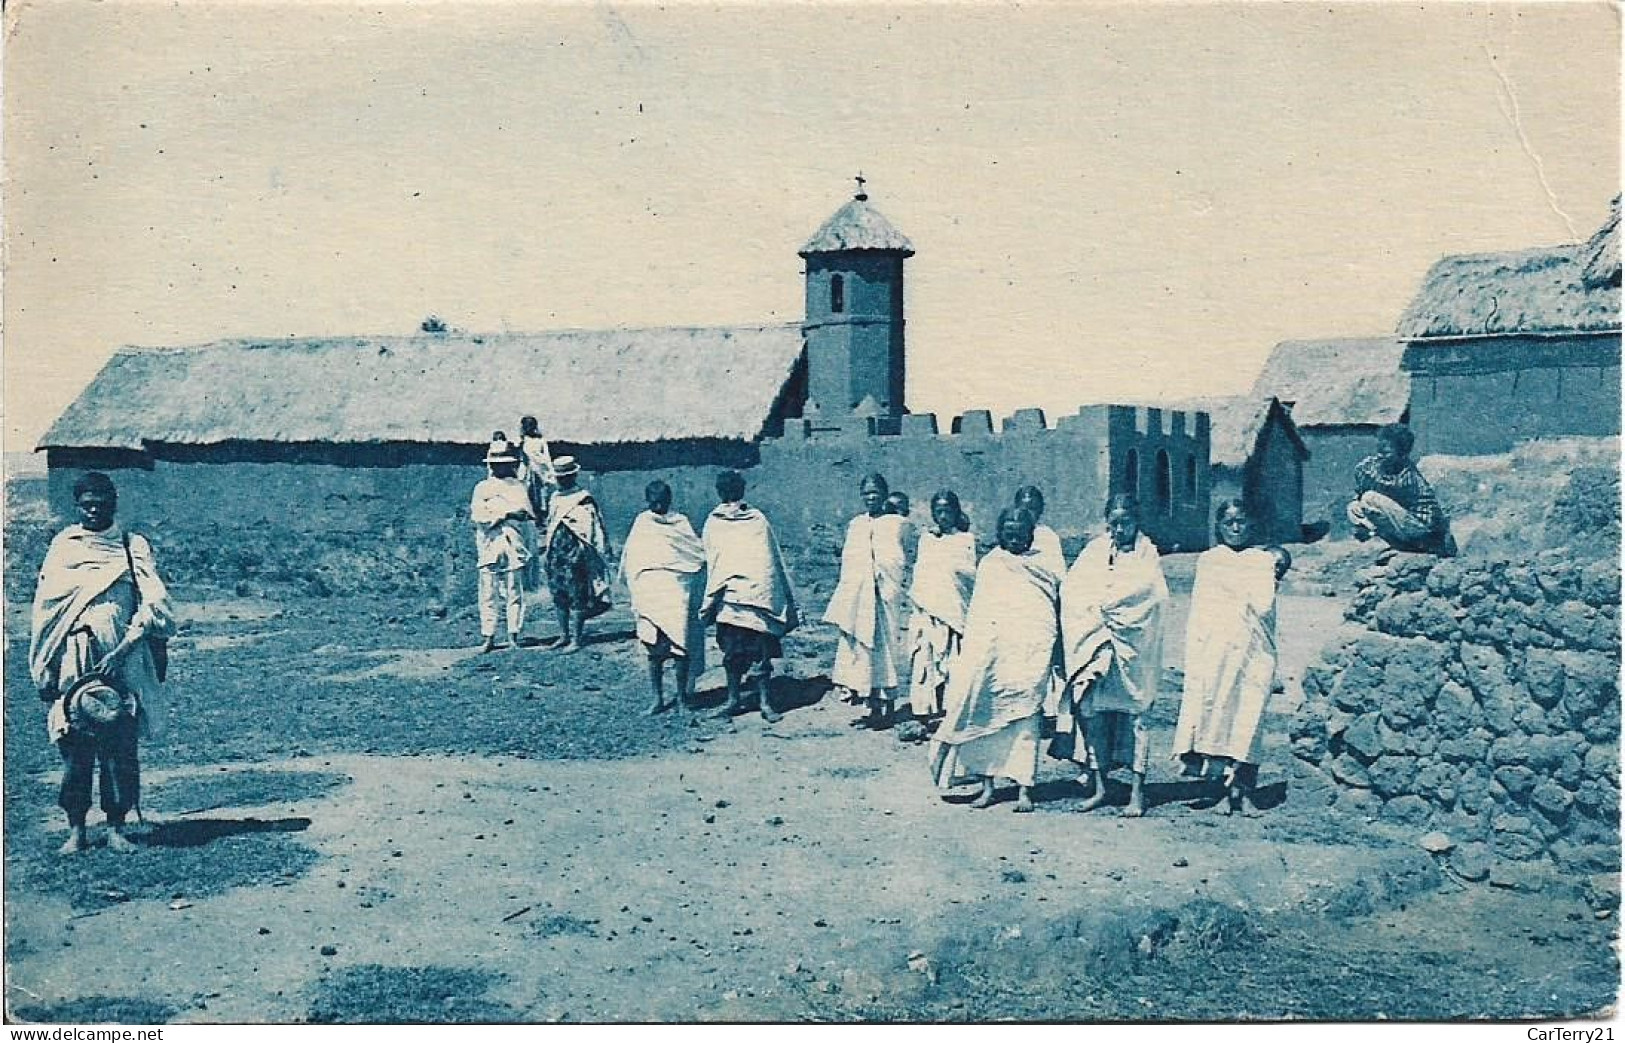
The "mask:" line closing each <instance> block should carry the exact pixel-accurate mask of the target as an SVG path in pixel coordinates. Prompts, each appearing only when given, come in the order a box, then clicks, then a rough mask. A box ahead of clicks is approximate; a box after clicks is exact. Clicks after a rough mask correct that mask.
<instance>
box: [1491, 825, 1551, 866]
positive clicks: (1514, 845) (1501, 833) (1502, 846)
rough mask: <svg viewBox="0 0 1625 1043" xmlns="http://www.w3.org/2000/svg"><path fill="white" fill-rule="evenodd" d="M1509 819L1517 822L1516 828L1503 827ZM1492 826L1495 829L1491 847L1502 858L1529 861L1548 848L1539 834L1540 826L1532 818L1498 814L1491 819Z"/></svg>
mask: <svg viewBox="0 0 1625 1043" xmlns="http://www.w3.org/2000/svg"><path fill="white" fill-rule="evenodd" d="M1509 820H1510V821H1512V822H1514V823H1515V824H1516V828H1503V827H1504V826H1505V824H1506V822H1507V821H1509ZM1490 828H1491V829H1492V830H1493V833H1492V835H1491V837H1490V848H1491V850H1493V851H1494V852H1495V854H1496V855H1497V856H1498V857H1500V858H1509V859H1513V860H1516V861H1520V862H1521V861H1527V860H1528V859H1531V858H1538V857H1540V854H1541V852H1543V851H1544V850H1545V848H1546V845H1545V844H1544V843H1543V842H1542V841H1541V838H1540V836H1539V835H1538V827H1537V826H1536V825H1535V824H1534V822H1533V821H1531V820H1530V819H1527V818H1523V817H1521V816H1512V815H1497V816H1495V818H1494V819H1493V820H1492V821H1491V824H1490Z"/></svg>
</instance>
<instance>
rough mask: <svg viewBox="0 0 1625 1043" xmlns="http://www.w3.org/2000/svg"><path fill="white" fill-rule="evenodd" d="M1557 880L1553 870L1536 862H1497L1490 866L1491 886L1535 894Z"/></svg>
mask: <svg viewBox="0 0 1625 1043" xmlns="http://www.w3.org/2000/svg"><path fill="white" fill-rule="evenodd" d="M1555 882H1556V881H1555V880H1554V879H1553V878H1552V873H1551V870H1549V869H1547V868H1546V867H1545V866H1543V865H1539V864H1534V863H1521V864H1520V863H1516V862H1497V863H1495V865H1493V866H1491V867H1490V886H1491V887H1499V888H1503V889H1505V890H1508V891H1519V892H1523V893H1527V894H1535V893H1538V892H1540V891H1544V890H1546V889H1547V888H1548V887H1550V886H1552V884H1553V883H1555Z"/></svg>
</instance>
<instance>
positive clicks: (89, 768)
mask: <svg viewBox="0 0 1625 1043" xmlns="http://www.w3.org/2000/svg"><path fill="white" fill-rule="evenodd" d="M73 501H74V506H75V507H77V508H78V511H79V522H78V524H76V525H70V526H68V527H67V528H65V529H63V530H62V531H61V532H59V533H57V534H56V536H55V537H54V538H53V539H52V540H51V545H50V548H49V549H48V550H47V551H46V553H45V563H44V565H43V566H41V568H40V575H39V585H38V587H36V588H35V591H34V607H33V612H32V614H31V617H30V627H29V644H28V672H29V676H30V678H31V679H32V681H33V683H34V687H35V688H36V689H38V690H39V694H40V699H41V700H42V701H44V702H46V703H47V704H49V706H50V711H49V713H48V714H47V715H46V731H47V734H48V735H49V736H50V739H51V741H52V742H53V743H55V744H56V747H57V749H58V751H59V752H60V753H61V755H62V763H63V771H62V785H61V788H60V789H59V790H58V792H57V804H58V806H60V807H61V808H62V810H63V811H64V812H66V813H67V816H68V839H67V842H66V843H64V844H63V845H62V853H63V854H65V855H68V854H74V853H76V852H79V851H83V850H85V849H86V848H88V847H89V846H90V844H89V840H88V839H87V837H86V833H85V819H86V817H87V816H88V815H89V813H90V791H91V785H92V782H93V780H95V779H99V788H100V790H101V807H102V812H103V814H105V815H106V816H107V827H108V833H107V846H108V849H109V850H112V851H118V852H128V851H131V850H133V849H134V846H133V845H132V843H131V842H130V840H129V838H128V837H127V836H126V834H125V829H126V827H125V818H126V817H127V816H128V814H129V812H130V810H131V809H132V808H139V807H140V805H141V760H140V753H139V743H140V740H141V739H142V738H143V737H154V736H156V735H158V734H159V733H160V732H161V731H162V730H163V713H162V710H163V707H162V704H161V701H160V700H161V694H162V693H161V689H160V681H161V676H160V675H161V672H162V666H161V663H162V661H163V660H164V659H165V657H164V656H162V655H159V657H158V659H156V660H155V658H154V657H155V654H157V653H156V652H155V648H156V647H161V646H155V642H163V641H166V640H167V639H168V637H169V635H170V634H172V633H173V632H174V620H173V617H172V616H171V614H170V606H169V591H168V590H167V589H166V588H165V587H164V582H163V580H162V579H160V578H159V576H158V568H157V565H156V563H155V562H154V559H153V553H152V545H151V544H150V543H148V542H147V540H146V539H145V538H144V537H142V536H138V535H136V534H134V533H131V532H126V531H125V530H123V529H122V528H121V527H120V526H119V525H117V524H116V523H115V520H114V519H115V516H116V514H117V511H118V491H117V489H115V488H114V486H113V480H112V479H111V478H108V477H107V475H105V474H102V473H101V472H99V471H91V472H88V473H86V474H84V475H81V476H80V477H79V478H78V479H77V480H76V481H75V482H74V483H73ZM97 681H101V682H103V685H101V686H98V687H99V694H100V695H102V696H104V697H107V698H108V705H109V706H117V707H118V709H119V713H118V715H117V717H116V718H114V719H113V720H112V721H111V722H108V723H103V724H99V725H95V726H93V727H92V726H90V724H89V722H88V721H87V720H86V719H85V717H84V716H83V715H82V714H80V713H78V712H77V711H76V708H75V706H73V705H70V704H71V703H73V702H74V698H73V697H74V695H75V694H76V693H77V692H79V691H82V690H84V689H86V688H87V687H89V686H91V685H94V684H95V683H96V682H97Z"/></svg>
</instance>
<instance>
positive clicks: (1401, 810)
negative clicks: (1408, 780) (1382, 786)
mask: <svg viewBox="0 0 1625 1043" xmlns="http://www.w3.org/2000/svg"><path fill="white" fill-rule="evenodd" d="M1432 815H1433V808H1432V806H1431V805H1429V804H1428V802H1427V801H1425V800H1423V799H1422V798H1421V797H1417V796H1412V795H1406V796H1401V797H1395V798H1393V799H1392V800H1390V801H1388V802H1387V803H1386V804H1384V805H1383V806H1382V812H1381V814H1380V817H1381V818H1382V819H1383V820H1384V821H1388V822H1398V823H1400V824H1401V825H1406V826H1420V825H1425V824H1426V823H1427V821H1428V819H1429V818H1431V817H1432Z"/></svg>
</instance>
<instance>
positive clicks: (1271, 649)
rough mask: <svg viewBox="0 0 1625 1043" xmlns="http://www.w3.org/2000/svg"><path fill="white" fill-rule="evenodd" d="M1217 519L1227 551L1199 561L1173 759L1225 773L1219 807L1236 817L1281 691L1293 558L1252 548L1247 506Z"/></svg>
mask: <svg viewBox="0 0 1625 1043" xmlns="http://www.w3.org/2000/svg"><path fill="white" fill-rule="evenodd" d="M1216 519H1217V520H1216V524H1217V530H1218V531H1217V535H1218V538H1219V545H1218V546H1216V547H1214V548H1212V549H1211V550H1206V551H1203V552H1202V554H1201V556H1199V557H1198V558H1197V559H1196V584H1195V587H1194V588H1193V589H1192V591H1191V607H1190V625H1189V627H1188V629H1187V631H1186V637H1185V692H1184V696H1183V698H1182V699H1181V701H1180V704H1179V723H1178V725H1176V726H1175V728H1174V747H1173V755H1174V758H1175V759H1176V760H1178V761H1180V762H1181V764H1182V765H1183V766H1184V773H1185V774H1186V775H1187V776H1192V777H1213V776H1214V775H1216V774H1221V773H1222V778H1223V780H1224V786H1225V797H1227V798H1228V802H1226V801H1225V797H1221V798H1219V799H1218V800H1216V801H1214V802H1212V803H1213V804H1224V810H1225V812H1226V814H1228V813H1230V812H1233V811H1239V810H1241V801H1242V798H1243V796H1245V795H1246V794H1247V793H1248V792H1250V791H1251V789H1252V788H1253V785H1254V783H1255V781H1256V780H1257V777H1258V752H1259V741H1258V724H1259V720H1260V718H1262V717H1263V715H1264V704H1265V702H1266V701H1267V700H1268V699H1269V695H1270V691H1271V690H1272V688H1273V687H1274V685H1275V665H1276V651H1275V596H1276V587H1277V585H1278V584H1279V583H1280V580H1281V577H1282V576H1284V575H1285V574H1286V570H1287V569H1288V568H1290V567H1291V564H1292V559H1291V558H1290V557H1288V556H1287V554H1286V552H1285V551H1283V550H1280V549H1278V548H1268V549H1266V548H1262V547H1254V546H1252V523H1251V520H1250V519H1249V517H1248V515H1247V508H1246V506H1245V505H1244V504H1243V503H1242V502H1241V501H1240V500H1225V501H1224V502H1223V503H1221V504H1219V509H1218V512H1217V514H1216ZM1204 759H1205V761H1206V763H1205V764H1204Z"/></svg>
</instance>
